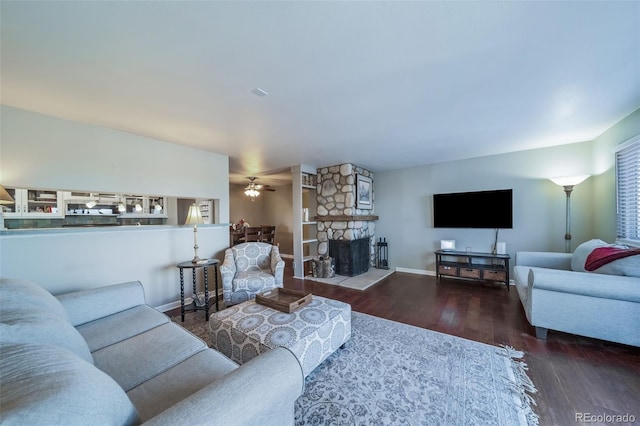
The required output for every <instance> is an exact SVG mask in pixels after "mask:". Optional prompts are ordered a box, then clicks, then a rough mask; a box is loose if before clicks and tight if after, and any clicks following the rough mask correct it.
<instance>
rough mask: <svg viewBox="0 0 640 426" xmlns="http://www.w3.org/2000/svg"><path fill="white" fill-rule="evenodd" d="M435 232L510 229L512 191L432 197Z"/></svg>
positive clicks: (456, 193)
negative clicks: (445, 230) (455, 229)
mask: <svg viewBox="0 0 640 426" xmlns="http://www.w3.org/2000/svg"><path fill="white" fill-rule="evenodd" d="M433 227H434V228H503V229H504V228H513V190H511V189H499V190H495V191H476V192H455V193H450V194H433Z"/></svg>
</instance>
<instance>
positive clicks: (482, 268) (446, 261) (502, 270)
mask: <svg viewBox="0 0 640 426" xmlns="http://www.w3.org/2000/svg"><path fill="white" fill-rule="evenodd" d="M435 253H436V277H437V279H438V280H440V278H441V277H443V276H445V277H448V278H464V279H468V280H474V281H498V282H503V283H505V285H506V286H507V291H509V260H510V259H511V256H509V255H508V254H493V253H476V252H466V251H457V250H436V252H435ZM478 261H480V262H478Z"/></svg>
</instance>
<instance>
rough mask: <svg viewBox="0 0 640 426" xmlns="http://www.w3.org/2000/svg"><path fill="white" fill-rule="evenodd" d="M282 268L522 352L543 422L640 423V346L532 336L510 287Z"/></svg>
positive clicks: (310, 286)
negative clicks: (349, 281) (331, 280)
mask: <svg viewBox="0 0 640 426" xmlns="http://www.w3.org/2000/svg"><path fill="white" fill-rule="evenodd" d="M285 271H286V272H285V287H287V288H292V289H298V290H306V291H309V292H311V293H313V294H316V295H318V296H325V297H329V298H332V299H337V300H342V301H344V302H347V303H350V304H351V307H352V309H353V310H354V311H358V312H364V313H367V314H370V315H375V316H378V317H382V318H387V319H390V320H394V321H399V322H403V323H406V324H411V325H414V326H417V327H422V328H427V329H429V330H435V331H439V332H442V333H447V334H452V335H455V336H459V337H463V338H466V339H470V340H475V341H478V342H483V343H487V344H490V345H497V346H499V345H509V346H512V347H513V348H515V349H517V350H520V351H523V352H525V356H524V361H525V362H526V363H527V364H528V366H529V371H528V374H529V377H530V378H531V380H532V381H533V383H534V385H535V387H536V388H537V390H538V393H537V394H535V395H534V399H535V401H536V403H537V405H536V406H535V407H534V410H535V412H536V413H537V414H538V415H539V416H540V424H541V425H576V424H612V422H599V423H598V422H595V423H592V422H584V421H576V415H577V413H589V414H591V415H593V416H604V415H625V414H628V415H630V416H634V417H635V421H634V422H632V424H640V348H636V347H632V346H625V345H620V344H615V343H609V342H604V341H600V340H596V339H590V338H585V337H579V336H574V335H570V334H566V333H560V332H554V331H551V330H550V331H549V335H548V338H547V340H546V341H544V340H538V339H536V338H535V335H534V330H533V327H531V326H530V325H529V323H528V321H527V319H526V317H525V314H524V310H523V309H522V306H521V304H520V300H519V298H518V293H517V291H516V290H515V288H514V287H511V291H509V292H507V291H506V290H505V287H504V285H498V284H493V283H486V284H484V283H474V282H467V281H458V280H447V279H443V280H442V281H441V282H437V281H436V279H435V277H431V276H421V275H415V274H407V273H400V272H396V273H394V274H393V275H391V276H390V277H388V278H387V279H385V280H384V281H381V282H380V283H378V284H376V285H374V286H372V287H370V288H369V289H367V290H365V291H358V290H351V289H347V288H342V287H338V286H332V285H327V284H321V283H315V282H312V281H309V280H299V279H295V278H293V276H291V271H292V268H291V267H290V265H289V264H288V265H287V268H285ZM602 314H603V315H615V312H603V313H602ZM638 326H639V327H640V324H638ZM625 424H629V423H625Z"/></svg>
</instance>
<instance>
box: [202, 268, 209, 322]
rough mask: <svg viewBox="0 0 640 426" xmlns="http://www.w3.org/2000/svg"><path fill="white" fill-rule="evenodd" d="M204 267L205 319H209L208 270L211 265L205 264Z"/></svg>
mask: <svg viewBox="0 0 640 426" xmlns="http://www.w3.org/2000/svg"><path fill="white" fill-rule="evenodd" d="M202 269H203V271H204V319H205V321H209V276H208V272H207V271H208V270H209V267H208V266H205V267H204V268H202Z"/></svg>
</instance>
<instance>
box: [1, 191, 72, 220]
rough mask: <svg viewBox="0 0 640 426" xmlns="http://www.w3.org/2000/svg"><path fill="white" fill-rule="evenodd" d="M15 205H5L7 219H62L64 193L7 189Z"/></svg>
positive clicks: (4, 210) (4, 211)
mask: <svg viewBox="0 0 640 426" xmlns="http://www.w3.org/2000/svg"><path fill="white" fill-rule="evenodd" d="M5 189H6V190H7V192H8V193H9V195H11V197H13V199H14V201H15V203H13V204H5V205H3V207H2V209H3V214H4V217H6V218H62V217H64V208H63V202H62V193H61V192H60V191H53V190H47V189H20V188H5Z"/></svg>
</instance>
